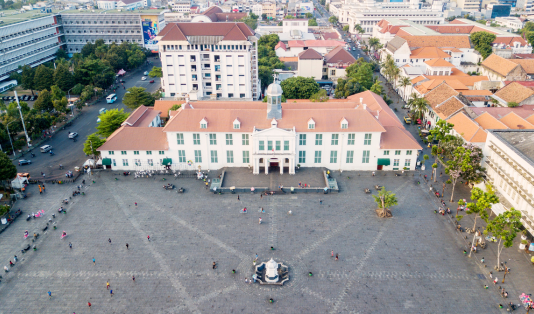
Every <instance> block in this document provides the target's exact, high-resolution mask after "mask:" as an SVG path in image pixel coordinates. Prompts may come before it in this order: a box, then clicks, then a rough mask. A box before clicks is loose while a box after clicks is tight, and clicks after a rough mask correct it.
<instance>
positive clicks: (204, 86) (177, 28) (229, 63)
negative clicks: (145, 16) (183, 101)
mask: <svg viewBox="0 0 534 314" xmlns="http://www.w3.org/2000/svg"><path fill="white" fill-rule="evenodd" d="M214 14H215V13H214ZM156 38H157V39H156V40H158V46H159V53H160V57H161V64H162V69H163V77H162V78H161V86H162V88H163V92H164V94H165V97H180V98H185V97H186V95H189V97H190V98H191V99H193V100H195V99H198V100H201V99H213V98H215V99H221V98H240V99H248V100H254V99H258V98H259V97H260V96H261V91H260V85H259V80H258V51H257V41H258V38H257V37H256V36H255V35H254V31H253V30H251V29H250V27H248V26H247V25H246V24H245V23H242V22H237V23H235V22H231V23H226V22H218V23H216V24H213V23H205V22H201V23H169V24H167V25H166V26H165V27H164V28H163V29H162V30H161V31H160V32H159V33H158V36H157V37H156Z"/></svg>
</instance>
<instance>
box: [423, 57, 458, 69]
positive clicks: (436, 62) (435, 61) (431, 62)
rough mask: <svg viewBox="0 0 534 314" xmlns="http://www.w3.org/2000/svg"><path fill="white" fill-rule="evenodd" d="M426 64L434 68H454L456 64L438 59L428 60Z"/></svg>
mask: <svg viewBox="0 0 534 314" xmlns="http://www.w3.org/2000/svg"><path fill="white" fill-rule="evenodd" d="M425 63H426V64H428V65H429V66H432V67H450V68H453V67H454V64H452V63H450V62H449V61H447V60H445V59H443V58H436V59H432V60H428V61H425Z"/></svg>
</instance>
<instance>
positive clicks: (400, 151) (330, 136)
mask: <svg viewBox="0 0 534 314" xmlns="http://www.w3.org/2000/svg"><path fill="white" fill-rule="evenodd" d="M266 93H267V99H268V101H267V103H263V102H252V101H250V102H246V101H227V102H221V101H196V102H187V103H185V104H183V105H182V107H181V108H180V109H179V110H178V111H173V112H171V118H170V120H169V121H168V122H167V124H166V125H165V127H163V128H161V127H144V126H143V125H136V123H135V122H134V123H133V124H132V126H128V125H124V126H122V127H121V128H119V129H118V130H117V131H115V132H114V133H113V134H112V135H111V136H110V137H109V138H108V139H107V141H106V143H105V144H104V145H102V146H101V147H100V148H99V149H98V150H99V151H100V152H101V155H102V158H103V162H102V163H103V164H104V165H106V166H107V167H109V168H111V169H113V170H160V169H164V168H165V167H167V168H171V169H173V170H197V169H202V170H206V169H207V170H216V169H221V168H223V167H249V168H252V170H253V173H254V174H259V173H265V174H268V173H269V171H279V172H280V173H289V174H294V173H295V169H296V168H297V167H317V168H321V169H324V168H327V169H331V170H367V171H375V170H400V169H409V170H414V169H415V165H416V162H417V150H419V149H421V146H420V145H419V144H418V142H417V141H416V140H415V138H414V137H413V136H412V135H411V134H410V133H409V132H408V131H406V129H405V128H404V125H403V123H401V121H400V120H399V119H398V118H397V116H396V115H395V113H394V112H393V110H391V109H390V108H389V106H388V105H387V104H386V103H385V102H384V100H383V99H382V97H380V96H378V95H376V94H374V93H373V92H370V91H366V92H363V93H359V94H355V95H352V96H350V97H348V99H346V100H345V101H341V102H339V101H337V100H332V101H328V103H314V102H309V101H307V100H306V101H299V100H295V101H292V102H288V103H284V104H282V103H281V97H282V88H281V87H280V85H279V84H277V83H273V84H271V85H269V87H268V88H267V92H266ZM326 107H328V110H325V108H326ZM139 111H142V112H145V111H146V110H145V109H141V110H139ZM137 115H138V114H137V113H136V116H137ZM134 118H135V117H134ZM134 120H135V119H134Z"/></svg>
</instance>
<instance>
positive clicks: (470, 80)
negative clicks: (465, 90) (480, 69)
mask: <svg viewBox="0 0 534 314" xmlns="http://www.w3.org/2000/svg"><path fill="white" fill-rule="evenodd" d="M425 76H426V77H427V78H428V79H429V80H445V81H447V82H449V81H453V80H455V81H458V82H460V83H461V84H463V85H465V86H473V85H475V83H476V82H480V81H489V78H488V77H487V76H477V75H473V76H460V75H454V76H446V75H442V76H439V75H436V76H433V75H425ZM447 84H448V83H447Z"/></svg>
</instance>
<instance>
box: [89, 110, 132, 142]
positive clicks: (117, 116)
mask: <svg viewBox="0 0 534 314" xmlns="http://www.w3.org/2000/svg"><path fill="white" fill-rule="evenodd" d="M129 115H130V114H129V113H127V112H124V109H121V110H119V109H111V110H108V111H106V112H104V113H102V114H100V115H99V116H98V117H99V118H100V123H99V124H98V126H97V127H96V129H97V132H96V134H98V135H100V136H102V137H104V138H108V137H109V136H110V135H111V134H112V133H113V132H115V130H117V129H118V128H120V127H121V124H122V123H123V122H124V121H125V120H126V119H127V118H128V116H129Z"/></svg>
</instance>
